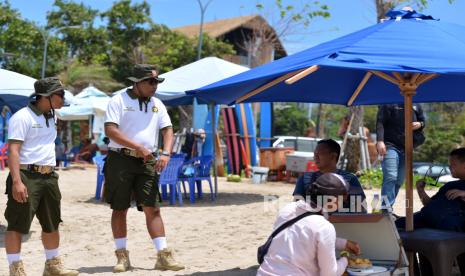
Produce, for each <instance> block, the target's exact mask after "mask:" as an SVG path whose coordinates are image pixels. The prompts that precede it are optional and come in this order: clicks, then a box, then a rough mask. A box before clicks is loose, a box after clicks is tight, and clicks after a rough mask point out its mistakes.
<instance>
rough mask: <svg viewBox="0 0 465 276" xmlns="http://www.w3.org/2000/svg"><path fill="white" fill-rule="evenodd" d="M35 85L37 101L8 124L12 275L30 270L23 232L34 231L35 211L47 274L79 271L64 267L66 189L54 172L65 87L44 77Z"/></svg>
mask: <svg viewBox="0 0 465 276" xmlns="http://www.w3.org/2000/svg"><path fill="white" fill-rule="evenodd" d="M34 90H35V92H34V94H33V95H32V97H31V99H32V101H31V102H30V103H29V105H28V106H27V107H24V108H22V109H20V110H19V111H18V112H16V113H15V114H14V115H13V116H12V117H11V119H10V122H9V127H8V144H9V149H8V151H9V158H8V166H9V168H10V174H9V175H8V178H7V181H6V193H7V194H8V201H7V207H6V210H5V218H6V220H7V222H8V227H7V231H6V233H5V248H6V252H7V258H8V262H9V265H10V275H14V276H23V275H26V273H25V269H24V265H23V262H22V261H21V256H20V250H21V237H22V235H23V234H28V233H29V229H30V227H31V222H32V220H33V218H34V216H37V218H38V219H39V222H40V225H41V226H42V244H43V246H44V249H45V256H46V262H45V268H44V272H43V275H50V276H51V275H67V276H72V275H78V274H79V273H78V272H77V271H75V270H68V269H65V268H63V264H62V261H61V259H60V257H59V255H58V246H59V243H60V235H59V232H58V226H59V224H60V222H61V215H60V213H61V211H60V201H61V193H60V189H59V187H58V174H56V173H55V172H54V166H55V143H54V141H55V138H56V136H57V132H56V127H55V118H54V110H55V109H59V108H61V107H62V106H63V103H64V94H65V92H64V88H63V85H62V84H61V82H60V80H59V79H58V78H45V79H41V80H38V81H36V82H35V83H34Z"/></svg>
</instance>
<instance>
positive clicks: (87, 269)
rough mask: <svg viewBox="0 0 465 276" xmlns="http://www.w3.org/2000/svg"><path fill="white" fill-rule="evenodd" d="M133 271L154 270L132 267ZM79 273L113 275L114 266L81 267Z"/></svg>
mask: <svg viewBox="0 0 465 276" xmlns="http://www.w3.org/2000/svg"><path fill="white" fill-rule="evenodd" d="M132 270H146V271H152V270H153V269H147V268H142V267H132ZM78 271H79V273H87V274H100V273H108V272H111V273H113V266H93V267H80V268H78Z"/></svg>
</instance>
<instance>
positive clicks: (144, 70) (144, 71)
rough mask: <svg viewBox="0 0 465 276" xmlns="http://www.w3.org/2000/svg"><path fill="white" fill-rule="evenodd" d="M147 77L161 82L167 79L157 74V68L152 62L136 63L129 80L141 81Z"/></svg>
mask: <svg viewBox="0 0 465 276" xmlns="http://www.w3.org/2000/svg"><path fill="white" fill-rule="evenodd" d="M146 79H155V80H157V81H158V82H159V83H161V82H163V81H164V80H165V79H164V78H160V77H158V76H157V68H156V67H155V66H154V65H150V64H136V65H134V68H133V69H132V76H131V77H128V80H130V81H132V82H141V81H143V80H146Z"/></svg>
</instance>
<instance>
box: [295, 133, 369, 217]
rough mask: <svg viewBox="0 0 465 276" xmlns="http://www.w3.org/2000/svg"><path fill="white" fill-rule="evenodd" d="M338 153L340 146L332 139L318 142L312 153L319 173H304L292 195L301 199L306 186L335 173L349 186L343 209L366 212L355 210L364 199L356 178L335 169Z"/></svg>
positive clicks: (363, 208)
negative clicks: (321, 176) (326, 174)
mask: <svg viewBox="0 0 465 276" xmlns="http://www.w3.org/2000/svg"><path fill="white" fill-rule="evenodd" d="M340 153H341V146H339V144H338V143H337V142H336V141H334V140H333V139H325V140H320V141H318V144H317V147H316V148H315V152H314V159H315V163H316V165H317V167H318V170H319V171H317V172H306V173H304V175H303V176H301V177H299V179H298V180H297V183H296V186H295V189H294V193H293V194H292V195H293V196H294V197H295V198H303V197H304V196H305V191H306V190H307V188H308V186H309V185H311V183H313V182H315V181H316V179H317V178H318V177H319V176H320V175H322V174H324V173H336V174H339V175H341V176H342V177H343V178H344V179H345V180H346V181H347V183H349V185H350V188H349V196H348V198H347V200H345V201H344V203H343V207H344V208H350V210H351V211H355V212H360V211H361V212H366V208H365V207H362V208H357V207H358V206H357V205H358V204H361V203H362V202H363V201H364V200H365V198H366V197H365V193H364V192H363V188H362V185H360V182H359V181H358V179H357V177H356V176H355V175H354V174H352V173H350V172H346V171H344V170H339V169H337V167H336V166H337V161H338V160H339V155H340ZM357 209H358V210H357Z"/></svg>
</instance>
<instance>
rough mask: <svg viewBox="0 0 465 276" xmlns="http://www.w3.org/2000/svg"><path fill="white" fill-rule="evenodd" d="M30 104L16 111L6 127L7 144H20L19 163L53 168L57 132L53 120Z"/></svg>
mask: <svg viewBox="0 0 465 276" xmlns="http://www.w3.org/2000/svg"><path fill="white" fill-rule="evenodd" d="M48 125H49V126H48V127H47V124H46V121H45V116H44V115H43V114H42V113H41V112H40V111H39V110H38V109H37V108H36V107H35V106H33V105H32V104H30V105H29V106H27V107H24V108H22V109H20V110H18V111H17V112H16V113H15V114H13V116H12V117H11V119H10V121H9V125H8V142H10V143H15V142H18V143H21V149H20V151H19V163H20V164H23V165H32V164H34V165H46V166H55V165H56V160H55V139H56V137H57V130H56V127H55V121H54V120H53V118H49V119H48Z"/></svg>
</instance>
